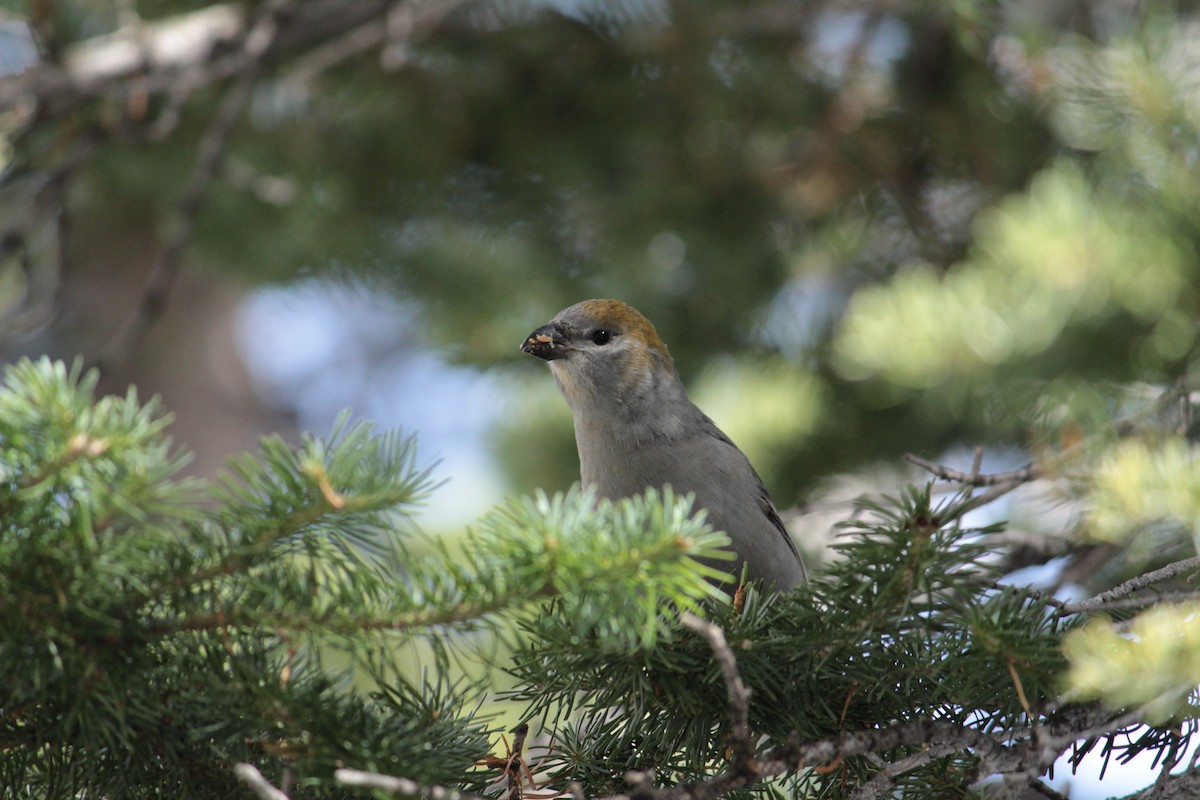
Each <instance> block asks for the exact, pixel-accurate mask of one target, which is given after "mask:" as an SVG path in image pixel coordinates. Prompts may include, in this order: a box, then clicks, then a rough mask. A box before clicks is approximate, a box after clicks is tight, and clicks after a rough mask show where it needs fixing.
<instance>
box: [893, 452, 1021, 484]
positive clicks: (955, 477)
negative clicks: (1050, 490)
mask: <svg viewBox="0 0 1200 800" xmlns="http://www.w3.org/2000/svg"><path fill="white" fill-rule="evenodd" d="M904 460H905V461H907V462H908V463H910V464H915V465H916V466H918V467H920V468H921V469H923V470H925V471H926V472H928V473H930V474H931V475H933V476H934V477H936V478H940V479H942V480H944V481H949V482H950V483H958V484H962V485H963V486H974V487H977V488H978V487H982V486H999V485H1001V484H1009V483H1016V484H1022V483H1028V482H1029V481H1033V480H1037V479H1038V478H1040V477H1041V476H1042V474H1043V472H1044V469H1043V468H1042V466H1041V465H1040V464H1038V463H1036V462H1033V461H1030V462H1029V463H1028V464H1026V465H1025V466H1023V467H1020V468H1019V469H1013V470H1008V471H1007V472H992V473H980V472H979V471H978V470H976V469H972V471H971V472H962V471H961V470H957V469H951V468H950V467H947V466H945V465H944V464H937V463H935V462H933V461H928V460H926V459H924V458H921V457H920V456H918V455H915V454H914V453H905V454H904Z"/></svg>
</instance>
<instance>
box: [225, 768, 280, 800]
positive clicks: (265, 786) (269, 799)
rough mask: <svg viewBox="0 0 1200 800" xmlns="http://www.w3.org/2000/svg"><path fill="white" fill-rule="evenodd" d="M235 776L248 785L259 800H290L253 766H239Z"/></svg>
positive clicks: (234, 772)
mask: <svg viewBox="0 0 1200 800" xmlns="http://www.w3.org/2000/svg"><path fill="white" fill-rule="evenodd" d="M233 774H234V775H237V777H238V780H240V781H241V782H242V783H244V784H246V786H247V787H249V789H250V791H252V792H254V796H255V797H258V798H259V800H288V796H287V795H286V794H284V793H283V792H281V791H279V790H278V789H276V788H275V787H274V786H272V785H271V782H270V781H268V780H267V779H266V778H264V777H263V774H262V773H261V772H259V771H258V768H257V767H255V766H254V765H253V764H237V765H235V766H234V768H233Z"/></svg>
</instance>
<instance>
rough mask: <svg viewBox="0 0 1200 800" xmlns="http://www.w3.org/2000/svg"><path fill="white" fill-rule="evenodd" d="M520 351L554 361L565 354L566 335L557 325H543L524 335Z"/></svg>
mask: <svg viewBox="0 0 1200 800" xmlns="http://www.w3.org/2000/svg"><path fill="white" fill-rule="evenodd" d="M521 352H522V353H529V355H531V356H537V357H538V358H541V359H544V360H545V361H554V360H555V359H557V358H563V357H565V356H566V355H567V337H566V334H565V333H564V332H563V329H562V328H560V327H558V326H557V325H543V326H542V327H540V328H538V329H537V330H536V331H534V332H533V333H531V334H529V335H528V336H526V337H525V341H524V342H523V343H522V344H521Z"/></svg>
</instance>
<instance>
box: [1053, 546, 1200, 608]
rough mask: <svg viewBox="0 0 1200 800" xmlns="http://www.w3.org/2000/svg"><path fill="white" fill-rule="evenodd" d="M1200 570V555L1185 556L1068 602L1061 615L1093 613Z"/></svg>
mask: <svg viewBox="0 0 1200 800" xmlns="http://www.w3.org/2000/svg"><path fill="white" fill-rule="evenodd" d="M1198 571H1200V556H1193V557H1192V558H1185V559H1184V560H1182V561H1176V562H1174V563H1173V564H1168V565H1167V566H1165V567H1161V568H1159V569H1156V570H1152V571H1150V572H1147V573H1145V574H1143V575H1138V576H1137V577H1136V578H1130V579H1129V580H1127V581H1125V582H1124V583H1121V584H1118V585H1116V586H1114V587H1113V588H1111V589H1109V590H1107V591H1104V592H1101V593H1100V594H1098V595H1096V596H1095V597H1089V598H1088V599H1086V600H1080V601H1078V602H1076V603H1066V604H1064V605H1063V607H1062V608H1061V609H1060V610H1059V613H1060V615H1066V614H1091V613H1093V612H1095V611H1099V610H1102V609H1104V608H1107V607H1113V606H1114V603H1115V601H1118V600H1121V599H1123V598H1125V597H1128V596H1129V595H1131V594H1133V593H1134V592H1136V591H1138V590H1139V589H1144V588H1146V587H1147V586H1151V585H1153V584H1155V583H1161V582H1162V581H1167V580H1170V579H1171V578H1175V577H1178V576H1180V575H1183V574H1184V573H1187V572H1198Z"/></svg>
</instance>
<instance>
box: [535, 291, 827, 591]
mask: <svg viewBox="0 0 1200 800" xmlns="http://www.w3.org/2000/svg"><path fill="white" fill-rule="evenodd" d="M521 349H522V350H524V351H525V352H527V353H530V354H531V355H535V356H538V357H539V358H542V359H545V360H546V361H548V362H549V364H550V371H551V372H552V373H553V375H554V379H555V381H556V382H557V383H558V386H559V388H560V389H561V390H562V393H563V396H564V397H565V398H566V400H567V405H568V406H569V407H570V409H571V416H572V418H573V420H574V423H575V443H576V446H577V447H578V449H579V464H580V472H581V475H580V477H581V479H582V481H583V484H584V485H585V486H592V487H594V488H595V490H596V492H597V493H598V494H599V495H600V496H601V497H607V498H611V499H618V498H621V497H627V496H629V495H633V494H640V493H641V492H643V491H645V489H646V488H647V487H648V486H655V487H661V486H664V485H667V484H669V485H670V486H671V487H672V488H673V489H674V490H675V491H676V492H678V493H680V494H686V493H688V492H692V493H694V494H695V496H696V503H697V505H698V506H700V507H703V508H705V509H707V511H708V520H709V522H710V523H711V524H712V526H713V527H714V528H716V529H717V530H722V531H725V532H726V533H727V534H728V535H729V538H730V539H731V541H732V547H733V550H734V552H735V553H737V555H738V562H736V564H734V565H731V564H730V562H717V563H714V564H713V566H715V567H717V568H718V569H721V570H726V571H730V572H732V573H733V574H734V575H735V577H736V576H737V575H738V574H739V573H740V571H741V564H742V562H745V563H746V564H747V565H748V574H749V577H750V578H751V579H759V578H761V579H763V580H764V581H765V582H766V584H768V585H769V586H773V587H774V588H776V589H780V590H786V589H790V588H792V587H793V586H795V585H797V584H799V583H801V582H803V581H804V580H805V571H804V564H803V562H802V561H801V559H800V555H799V553H798V552H797V551H796V547H795V545H794V544H792V541H791V538H790V537H789V536H788V534H787V531H786V529H785V528H784V526H783V523H782V521H781V520H780V518H779V514H778V512H777V511H776V510H775V506H774V505H773V504H772V502H771V498H770V496H769V495H768V494H767V490H766V488H765V487H764V486H763V483H762V480H761V479H760V478H759V477H758V474H757V473H756V472H755V471H754V468H753V467H752V466H751V465H750V462H749V460H747V458H746V456H745V455H743V453H742V451H741V450H739V449H738V448H737V447H736V446H735V445H734V444H733V442H732V441H730V440H729V437H728V436H726V435H725V434H724V433H722V432H721V430H720V429H719V428H718V427H717V426H716V425H715V424H714V423H713V421H712V420H711V419H709V418H708V417H707V416H706V415H705V414H704V412H702V411H701V410H700V409H699V408H697V407H696V406H695V405H694V404H693V403H692V402H691V400H689V399H688V396H687V392H686V390H685V389H684V386H683V382H682V381H681V380H680V378H679V374H678V372H676V370H675V365H674V362H673V361H672V360H671V356H670V353H669V352H668V351H667V348H666V345H664V344H663V343H662V340H661V339H659V338H658V334H657V333H656V332H655V330H654V326H653V325H651V324H650V322H649V321H648V320H647V319H646V318H645V317H643V316H642V315H641V314H639V313H638V312H637V311H635V310H634V309H633V308H631V307H629V306H628V305H626V304H625V303H622V302H620V301H618V300H585V301H583V302H582V303H577V304H575V305H573V306H571V307H569V308H566V309H564V310H563V311H561V312H559V313H558V315H557V316H555V317H554V319H553V320H551V321H550V323H549V324H547V325H544V326H542V327H541V328H538V329H537V330H535V331H534V332H533V333H531V334H530V335H529V336H528V337H527V338H526V340H525V343H524V344H523V345H522V348H521Z"/></svg>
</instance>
